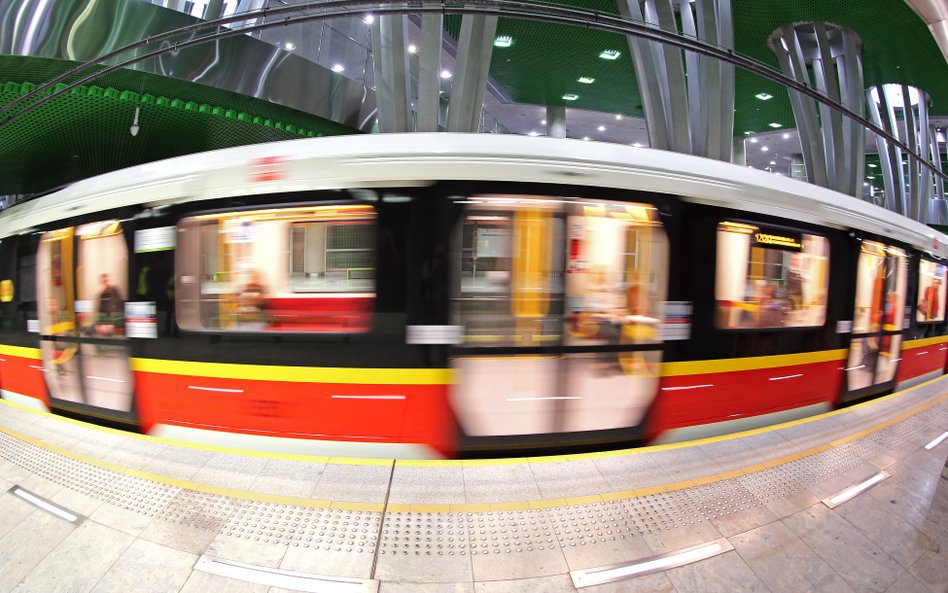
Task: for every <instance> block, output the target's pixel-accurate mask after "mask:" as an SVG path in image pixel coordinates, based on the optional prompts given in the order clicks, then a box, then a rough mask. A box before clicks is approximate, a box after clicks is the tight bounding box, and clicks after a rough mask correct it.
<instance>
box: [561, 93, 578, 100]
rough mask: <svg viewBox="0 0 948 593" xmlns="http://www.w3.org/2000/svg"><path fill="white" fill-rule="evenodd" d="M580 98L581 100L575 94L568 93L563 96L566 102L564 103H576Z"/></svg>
mask: <svg viewBox="0 0 948 593" xmlns="http://www.w3.org/2000/svg"><path fill="white" fill-rule="evenodd" d="M578 98H579V95H575V94H573V93H567V94H565V95H563V100H564V101H575V100H576V99H578Z"/></svg>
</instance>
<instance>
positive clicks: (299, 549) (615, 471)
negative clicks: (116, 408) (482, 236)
mask: <svg viewBox="0 0 948 593" xmlns="http://www.w3.org/2000/svg"><path fill="white" fill-rule="evenodd" d="M942 385H945V386H948V380H945V381H942V382H939V383H934V384H932V385H929V386H926V387H923V388H921V389H918V390H915V391H914V392H911V393H907V394H904V395H900V396H897V397H893V398H888V399H883V400H878V401H876V402H873V403H872V404H870V405H868V406H864V407H858V408H852V409H850V410H847V411H846V412H844V413H842V414H837V415H833V416H829V417H825V418H820V419H818V420H815V421H813V422H806V423H802V424H798V425H795V426H792V427H787V428H781V429H777V430H773V431H768V432H762V433H759V434H756V435H752V436H745V437H740V438H733V439H724V440H713V441H710V442H705V443H703V444H699V445H692V446H688V447H679V446H675V447H667V448H657V449H649V450H639V451H636V452H634V453H629V454H617V455H605V456H597V457H594V458H588V457H580V458H577V459H573V460H565V459H558V460H556V461H552V462H550V461H547V462H537V463H528V462H526V461H523V462H519V461H515V462H513V463H506V464H477V463H470V464H461V465H457V464H455V465H440V466H438V465H435V466H418V465H407V464H406V465H400V464H398V463H395V464H394V465H392V464H391V463H387V464H385V463H383V464H377V465H371V464H369V465H365V464H363V465H351V464H344V463H336V462H334V461H330V462H328V463H327V462H326V460H325V459H315V458H314V459H313V460H312V461H307V460H305V459H303V458H293V459H287V458H282V457H266V456H260V455H252V456H245V455H240V454H239V453H236V452H223V451H220V450H203V449H200V448H196V447H192V446H178V445H175V444H171V443H168V442H164V441H159V440H156V439H149V438H140V437H133V436H130V435H126V434H123V433H116V432H111V431H103V430H101V429H94V430H93V429H89V428H87V427H85V426H83V425H81V424H77V423H73V422H65V421H63V420H60V419H57V418H55V417H48V416H40V415H36V414H30V413H26V412H23V411H20V410H17V409H14V408H9V407H7V406H2V405H0V428H3V427H6V428H9V429H11V430H15V431H20V432H22V433H24V434H27V435H29V436H31V437H32V438H35V439H37V440H39V441H44V442H48V443H50V444H51V445H54V446H55V447H59V448H64V449H68V450H70V451H72V452H74V453H75V454H77V455H79V456H88V457H90V458H92V459H102V460H103V461H105V462H106V463H109V464H114V465H115V466H122V467H124V468H128V470H140V471H144V472H148V473H150V474H157V475H160V476H166V477H167V479H168V480H172V481H174V480H178V481H182V480H183V482H174V485H167V484H165V485H160V486H158V487H152V486H149V484H150V483H149V482H148V481H147V480H142V479H141V478H139V477H135V476H138V475H141V474H135V473H134V471H131V473H130V474H122V473H114V474H110V473H109V470H103V469H101V468H95V471H94V472H90V471H89V470H90V468H91V467H92V466H90V465H89V464H88V463H84V462H83V461H82V460H76V459H68V458H66V457H63V456H60V455H59V454H58V453H55V452H52V453H50V452H49V451H45V452H44V451H43V450H42V449H41V448H38V447H35V446H33V445H25V444H22V443H19V444H18V443H17V442H15V439H14V440H11V439H10V438H5V439H4V438H0V490H2V491H3V493H2V494H0V593H6V592H9V591H17V592H24V593H25V592H27V591H37V592H39V591H42V592H44V593H45V592H47V591H53V592H55V591H69V592H70V593H71V592H76V593H108V592H116V593H118V592H119V591H121V592H130V591H132V592H133V591H159V592H165V591H166V592H169V593H175V592H182V593H214V592H216V591H236V592H238V593H242V592H245V593H278V591H283V590H279V589H276V588H268V587H266V586H264V585H256V584H253V583H248V582H244V581H239V580H233V579H228V578H225V577H220V576H214V575H210V574H207V573H203V572H195V571H194V569H193V567H194V564H195V562H196V560H197V558H198V556H199V555H201V554H208V555H211V556H214V557H219V558H223V559H226V560H231V561H237V562H246V563H251V564H256V565H260V566H266V567H271V568H274V569H276V568H279V569H282V570H292V571H299V572H305V573H309V574H319V575H324V576H334V577H347V578H358V579H376V580H377V581H379V582H380V591H381V592H382V593H402V592H407V591H412V592H415V591H417V592H419V593H504V592H507V591H517V592H520V591H537V592H540V593H544V592H549V593H558V592H561V591H563V592H569V591H575V588H574V587H573V584H572V581H571V580H570V577H569V571H570V570H579V569H590V568H595V567H597V566H603V565H607V564H610V563H621V562H630V561H634V560H643V559H648V558H650V557H652V556H655V555H657V554H662V553H667V552H673V551H675V550H678V549H681V548H683V547H686V546H691V545H695V544H700V543H705V542H708V541H710V540H715V539H718V538H721V537H725V538H727V539H728V541H729V542H730V543H731V544H732V545H733V547H734V549H733V550H731V551H727V552H725V553H722V554H719V555H718V556H714V557H712V558H709V559H706V560H703V561H700V562H697V563H693V564H689V565H686V566H682V567H678V568H674V569H671V570H667V571H665V572H662V573H658V574H651V575H648V576H644V577H638V578H636V579H633V580H626V581H620V582H615V583H607V584H603V585H597V586H593V587H590V588H588V589H584V592H588V593H617V592H623V591H635V592H640V591H641V592H654V593H688V592H691V591H701V592H713V591H727V592H731V591H748V592H760V593H797V592H800V593H803V592H805V591H816V592H819V593H824V592H826V593H852V592H858V593H863V592H874V591H878V592H879V593H883V592H885V593H907V592H917V593H946V592H948V556H946V554H948V552H946V550H948V480H945V479H943V478H942V477H941V468H942V467H943V466H944V463H945V457H946V455H948V453H946V451H948V443H946V444H944V445H942V446H940V447H938V448H937V449H935V450H934V451H924V450H923V449H922V448H921V447H922V446H923V445H924V444H925V443H926V442H928V440H930V439H931V438H932V437H934V436H936V435H937V434H938V433H939V431H941V430H944V428H945V427H946V426H948V401H946V402H942V403H940V404H938V405H937V406H936V407H934V408H932V409H931V410H929V411H927V412H923V413H921V414H919V415H918V416H915V417H912V418H909V419H907V420H906V421H905V422H902V423H899V424H895V425H893V426H891V427H889V428H887V429H884V430H882V431H879V432H878V433H872V434H870V435H868V436H865V437H862V438H860V439H858V440H855V441H852V442H848V441H850V440H851V439H849V435H851V434H853V433H856V432H859V431H864V430H867V429H871V428H873V427H875V426H877V425H878V424H880V423H882V422H885V421H887V420H889V419H890V418H893V417H895V416H899V415H901V414H903V413H905V411H906V410H910V409H913V408H916V407H918V406H921V405H923V404H925V403H926V402H930V401H933V400H934V399H935V398H937V397H940V396H941V394H942V390H943V389H945V387H942ZM46 437H49V438H46ZM833 439H843V440H845V441H847V442H846V443H844V444H842V445H840V446H837V447H836V448H834V449H831V450H827V451H822V452H820V453H817V454H808V455H807V456H805V457H803V458H801V459H797V460H794V461H791V462H789V463H786V464H784V465H781V466H778V467H768V468H766V469H760V468H752V467H751V466H754V465H755V464H760V463H763V462H767V461H769V460H772V459H777V458H783V457H785V456H787V455H790V454H793V453H800V452H806V450H807V449H808V448H811V447H815V446H818V445H822V444H823V443H825V442H827V441H829V440H833ZM810 453H812V452H810ZM83 459H84V458H83ZM748 468H751V469H748ZM879 468H885V469H886V470H887V471H888V472H889V473H890V474H891V478H890V479H888V480H885V481H884V482H882V483H880V484H878V485H877V486H875V487H874V488H872V489H871V490H869V491H868V492H866V493H865V494H863V495H861V496H859V497H857V498H855V499H854V500H852V501H849V502H846V503H844V504H842V505H840V506H838V507H836V508H835V509H829V508H828V507H826V506H824V505H822V504H821V503H820V502H819V499H820V498H822V497H825V496H829V495H832V494H835V493H836V492H838V491H840V490H841V489H843V488H845V487H847V486H849V485H851V484H853V483H855V482H858V481H859V480H861V479H864V478H866V477H869V476H871V475H873V474H874V473H875V472H877V471H878V470H879ZM735 469H745V470H748V471H747V473H746V475H741V476H739V477H733V476H732V477H730V478H729V479H727V480H724V481H715V482H712V483H705V480H704V479H705V478H709V479H711V478H714V479H717V478H715V477H716V476H718V475H719V474H722V473H725V472H731V471H732V470H735ZM109 475H114V476H115V477H116V480H115V481H114V483H112V484H105V485H102V484H99V485H98V486H95V487H93V486H90V485H89V484H88V483H87V480H89V479H93V478H94V479H96V480H99V481H100V482H101V480H103V479H107V476H109ZM694 479H697V480H699V483H700V484H701V485H698V486H695V487H692V488H687V489H685V490H676V491H671V492H658V491H652V492H649V493H648V494H647V495H640V496H638V497H634V498H628V494H625V495H623V496H624V497H625V498H622V497H620V499H619V500H613V499H610V498H608V496H607V498H606V502H598V499H596V500H588V499H584V500H577V501H574V502H573V503H571V504H567V505H563V504H562V502H561V499H568V498H573V497H583V496H588V495H599V494H602V495H609V494H610V493H616V492H621V491H628V490H632V489H641V488H648V487H653V486H660V485H664V484H672V483H679V484H680V483H682V482H684V481H688V480H694ZM84 480H86V481H84ZM13 484H18V485H20V486H22V487H24V488H27V489H29V490H31V491H33V492H35V493H36V494H39V495H41V496H44V497H47V498H50V499H52V501H53V502H55V503H57V504H60V505H62V506H63V507H66V508H69V509H71V510H73V511H74V512H76V513H79V514H81V515H85V516H86V517H87V518H86V519H85V520H84V521H83V522H81V523H80V524H79V525H78V526H73V525H71V524H69V523H66V522H65V521H62V520H60V519H58V518H55V517H53V516H51V515H49V514H47V513H45V512H43V511H41V510H38V509H36V508H35V507H32V506H30V505H28V504H26V503H24V502H22V501H21V500H19V499H17V498H15V497H13V496H12V495H10V494H7V493H6V491H7V490H8V489H9V488H10V487H11V486H12V485H13ZM202 488H204V490H202ZM214 488H228V489H233V490H234V491H240V492H246V495H242V496H241V497H237V498H229V497H224V496H219V495H217V494H214V492H215V490H213V489H214ZM256 496H270V497H291V498H286V499H280V500H291V499H303V500H305V499H310V500H315V501H336V502H344V503H345V502H348V503H371V504H373V505H376V506H377V507H378V508H382V507H381V505H383V504H385V503H388V504H392V505H396V504H397V505H405V504H415V505H432V504H434V505H446V504H450V505H483V504H497V503H501V506H500V507H499V509H500V510H486V509H484V508H481V507H474V506H471V507H470V508H468V509H466V510H465V509H464V508H463V506H462V507H461V508H460V509H459V510H458V512H452V513H440V514H439V513H429V512H423V508H421V509H419V511H418V512H412V513H401V512H395V511H389V512H388V513H387V514H384V515H383V513H380V512H376V511H367V510H331V509H325V508H321V509H308V508H307V507H294V506H293V505H294V504H298V503H297V502H293V503H292V504H290V503H281V502H279V501H277V502H273V501H272V499H267V498H260V499H259V500H258V499H257V498H255V497H256ZM544 500H547V501H557V500H559V501H560V502H556V503H555V505H554V506H553V507H552V508H533V509H530V508H527V507H525V506H523V505H525V504H527V503H528V502H532V503H537V502H542V501H544ZM511 505H513V506H511ZM345 508H346V507H345V506H343V507H342V509H345ZM379 529H382V532H381V533H379ZM76 567H81V569H80V570H77V569H76Z"/></svg>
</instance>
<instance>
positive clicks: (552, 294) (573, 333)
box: [455, 196, 667, 346]
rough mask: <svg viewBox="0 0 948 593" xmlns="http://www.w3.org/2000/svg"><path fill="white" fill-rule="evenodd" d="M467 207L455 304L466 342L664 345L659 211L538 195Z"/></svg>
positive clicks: (476, 201) (478, 200)
mask: <svg viewBox="0 0 948 593" xmlns="http://www.w3.org/2000/svg"><path fill="white" fill-rule="evenodd" d="M466 202H467V203H468V204H469V205H468V206H467V207H466V212H465V218H464V222H463V225H462V230H461V235H462V236H461V262H460V270H461V278H460V294H459V295H458V296H457V297H456V299H455V310H456V312H457V314H458V316H459V318H460V319H459V321H460V323H461V325H463V326H464V328H465V343H467V344H468V345H471V346H543V345H554V344H559V343H567V344H595V345H609V344H613V345H618V344H633V343H650V342H655V341H657V340H658V331H657V329H658V325H659V321H658V320H659V318H660V311H659V307H660V303H661V302H662V301H663V300H664V298H665V292H664V291H665V285H666V278H665V274H666V272H665V265H664V262H666V261H667V240H666V238H665V233H664V230H663V229H662V228H661V223H660V222H658V220H657V216H656V209H655V208H654V207H652V206H650V205H647V204H630V203H622V202H600V201H595V200H578V199H573V200H569V201H566V200H553V199H549V198H541V197H532V196H476V197H472V198H469V199H468V200H466ZM656 262H658V264H656ZM564 295H565V298H564ZM564 324H565V328H564ZM564 329H565V334H564Z"/></svg>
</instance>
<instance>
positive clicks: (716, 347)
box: [0, 133, 948, 458]
mask: <svg viewBox="0 0 948 593" xmlns="http://www.w3.org/2000/svg"><path fill="white" fill-rule="evenodd" d="M0 237H2V239H0V390H2V397H3V398H4V399H6V400H9V401H11V402H15V403H18V404H21V405H26V406H29V407H32V408H38V409H43V410H51V411H52V412H54V413H60V414H64V415H68V416H71V417H78V418H82V419H86V420H91V421H93V422H100V423H104V424H108V425H112V426H121V427H125V428H127V429H129V430H133V431H140V432H142V433H146V434H152V435H160V436H165V437H170V438H175V439H181V440H188V441H194V442H201V443H209V444H218V445H227V446H232V447H239V448H244V449H254V450H271V451H284V452H296V453H308V454H318V455H331V456H348V457H380V458H445V457H478V456H496V455H511V454H513V455H529V454H543V453H549V452H568V451H582V450H595V449H604V448H609V447H624V446H634V445H639V444H646V443H660V442H668V441H674V440H683V439H690V438H695V437H701V436H708V435H712V434H722V433H726V432H734V431H739V430H743V429H747V428H751V427H756V426H762V425H767V424H772V423H777V422H782V421H786V420H790V419H795V418H800V417H803V416H806V415H812V414H815V413H819V412H822V411H826V410H830V409H832V408H835V407H839V406H844V405H847V404H849V403H850V402H854V401H857V400H862V399H865V398H869V397H874V396H877V395H880V394H884V393H887V392H891V391H893V390H895V389H899V388H902V387H905V386H908V385H911V384H914V383H919V382H922V381H924V380H927V379H930V378H934V377H937V376H939V375H941V374H943V373H944V372H945V367H946V361H948V336H946V331H945V330H946V327H945V309H946V302H945V301H946V257H948V245H946V243H948V237H946V236H945V235H942V234H941V233H939V232H938V231H935V230H933V229H931V228H929V227H926V226H924V225H922V224H919V223H917V222H914V221H912V220H909V219H906V218H904V217H901V216H899V215H896V214H894V213H892V212H889V211H887V210H884V209H881V208H878V207H876V206H874V205H872V204H869V203H867V202H864V201H861V200H857V199H855V198H852V197H848V196H844V195H841V194H838V193H835V192H832V191H829V190H826V189H823V188H820V187H817V186H814V185H810V184H806V183H802V182H799V181H795V180H790V179H786V178H783V177H779V176H776V175H773V174H770V173H766V172H762V171H757V170H753V169H750V168H747V167H741V166H737V165H732V164H727V163H722V162H718V161H713V160H708V159H703V158H698V157H693V156H688V155H683V154H677V153H669V152H663V151H658V150H651V149H644V148H633V147H628V146H619V145H612V144H602V143H590V142H581V141H573V140H561V139H548V138H529V137H514V136H496V135H492V134H481V135H466V134H448V133H443V134H409V135H402V134H384V135H372V136H345V137H332V138H315V139H305V140H293V141H288V142H281V143H274V144H264V145H255V146H246V147H240V148H232V149H225V150H218V151H214V152H208V153H204V154H196V155H189V156H185V157H179V158H174V159H170V160H166V161H160V162H155V163H149V164H145V165H141V166H137V167H134V168H131V169H127V170H123V171H117V172H113V173H109V174H105V175H101V176H99V177H95V178H92V179H88V180H85V181H81V182H77V183H75V184H73V185H71V186H69V187H67V188H65V189H62V190H59V191H55V192H52V193H49V194H46V195H42V196H38V197H35V198H34V199H31V200H29V201H26V202H23V203H20V204H17V205H14V206H13V207H11V208H8V209H7V210H5V211H3V212H2V213H0Z"/></svg>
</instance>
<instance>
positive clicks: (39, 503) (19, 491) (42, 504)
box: [9, 486, 81, 523]
mask: <svg viewBox="0 0 948 593" xmlns="http://www.w3.org/2000/svg"><path fill="white" fill-rule="evenodd" d="M9 492H10V494H12V495H13V496H17V497H19V498H22V499H23V500H25V501H26V502H28V503H30V504H31V505H33V506H35V507H39V508H41V509H43V510H44V511H46V512H47V513H50V514H51V515H56V516H57V517H59V518H60V519H65V520H66V521H69V522H70V523H78V522H79V519H80V518H81V517H80V516H79V515H77V514H75V513H73V512H70V511H68V510H66V509H64V508H63V507H61V506H59V505H56V504H54V503H52V502H50V501H48V500H46V499H45V498H43V497H41V496H38V495H36V494H33V493H32V492H30V491H29V490H25V489H23V488H20V487H19V486H13V487H12V488H10V490H9Z"/></svg>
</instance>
